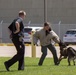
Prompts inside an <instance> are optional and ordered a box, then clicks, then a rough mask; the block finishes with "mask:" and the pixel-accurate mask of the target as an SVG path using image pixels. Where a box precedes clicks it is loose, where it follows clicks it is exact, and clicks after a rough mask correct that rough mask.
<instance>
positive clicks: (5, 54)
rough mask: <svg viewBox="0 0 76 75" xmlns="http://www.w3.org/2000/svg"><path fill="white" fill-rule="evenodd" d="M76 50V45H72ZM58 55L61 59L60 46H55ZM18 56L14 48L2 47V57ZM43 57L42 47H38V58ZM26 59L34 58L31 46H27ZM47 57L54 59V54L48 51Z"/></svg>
mask: <svg viewBox="0 0 76 75" xmlns="http://www.w3.org/2000/svg"><path fill="white" fill-rule="evenodd" d="M70 46H71V47H73V48H74V49H76V45H70ZM55 48H56V51H57V55H58V57H59V55H60V50H59V46H55ZM15 54H16V49H15V47H14V46H0V57H12V56H14V55H15ZM40 56H41V47H40V46H36V57H40ZM25 57H32V47H31V46H25ZM47 57H53V56H52V53H51V52H50V51H49V50H48V53H47Z"/></svg>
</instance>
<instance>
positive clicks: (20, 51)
mask: <svg viewBox="0 0 76 75" xmlns="http://www.w3.org/2000/svg"><path fill="white" fill-rule="evenodd" d="M12 42H13V44H14V45H15V47H16V50H17V54H16V55H14V56H13V57H12V58H11V59H10V60H8V61H6V63H7V65H8V67H10V66H12V65H13V64H14V63H16V62H17V61H18V63H19V64H18V70H24V53H25V46H24V43H23V41H20V40H19V37H14V38H13V39H12Z"/></svg>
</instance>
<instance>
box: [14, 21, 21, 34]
mask: <svg viewBox="0 0 76 75" xmlns="http://www.w3.org/2000/svg"><path fill="white" fill-rule="evenodd" d="M19 31H20V24H19V22H16V31H15V32H14V34H16V33H18V32H19Z"/></svg>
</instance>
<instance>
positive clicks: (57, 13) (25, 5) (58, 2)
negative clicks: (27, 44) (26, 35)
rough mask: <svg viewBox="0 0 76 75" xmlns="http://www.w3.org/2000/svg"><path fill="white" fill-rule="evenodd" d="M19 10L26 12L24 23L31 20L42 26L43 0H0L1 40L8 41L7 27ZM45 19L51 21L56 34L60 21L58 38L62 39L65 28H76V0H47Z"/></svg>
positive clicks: (35, 24)
mask: <svg viewBox="0 0 76 75" xmlns="http://www.w3.org/2000/svg"><path fill="white" fill-rule="evenodd" d="M20 10H25V11H26V13H27V16H26V18H25V20H24V23H25V25H27V23H28V22H29V21H31V23H32V25H33V24H34V26H37V25H38V26H43V23H44V0H0V22H1V21H2V20H3V24H2V31H1V24H0V38H1V36H2V41H3V42H9V41H10V40H9V37H8V31H7V27H8V25H9V24H10V23H11V22H12V20H13V19H14V18H16V17H17V16H18V12H19V11H20ZM47 21H49V22H51V23H52V27H53V29H54V30H55V31H56V32H57V34H59V27H58V26H59V22H60V21H61V27H62V28H61V29H60V30H61V31H60V38H61V39H62V37H63V35H64V33H65V31H66V30H67V29H69V28H76V27H75V26H76V25H75V24H76V0H47ZM67 24H68V26H67V27H66V25H67ZM69 24H70V26H69Z"/></svg>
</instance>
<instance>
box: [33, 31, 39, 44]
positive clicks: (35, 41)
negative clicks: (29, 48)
mask: <svg viewBox="0 0 76 75" xmlns="http://www.w3.org/2000/svg"><path fill="white" fill-rule="evenodd" d="M38 39H39V34H38V32H35V34H33V43H34V44H37V42H38Z"/></svg>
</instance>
